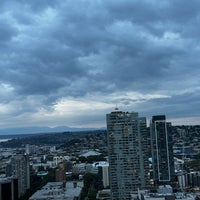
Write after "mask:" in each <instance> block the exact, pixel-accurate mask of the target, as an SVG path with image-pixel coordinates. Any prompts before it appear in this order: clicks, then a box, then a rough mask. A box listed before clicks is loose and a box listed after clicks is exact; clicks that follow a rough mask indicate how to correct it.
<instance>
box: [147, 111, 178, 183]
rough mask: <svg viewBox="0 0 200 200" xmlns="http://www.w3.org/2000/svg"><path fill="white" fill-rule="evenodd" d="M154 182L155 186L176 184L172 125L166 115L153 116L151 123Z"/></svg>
mask: <svg viewBox="0 0 200 200" xmlns="http://www.w3.org/2000/svg"><path fill="white" fill-rule="evenodd" d="M150 133H151V150H152V164H153V180H154V184H155V185H167V184H170V185H172V184H174V181H175V170H174V158H173V148H172V146H173V141H172V133H171V123H169V122H166V119H165V115H157V116H153V117H152V120H151V123H150Z"/></svg>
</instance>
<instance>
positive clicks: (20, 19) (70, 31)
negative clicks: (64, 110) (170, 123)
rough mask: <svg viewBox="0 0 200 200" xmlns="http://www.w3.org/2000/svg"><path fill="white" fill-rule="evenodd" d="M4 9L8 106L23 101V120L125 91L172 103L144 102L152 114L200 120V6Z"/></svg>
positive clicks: (37, 2)
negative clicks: (67, 101) (72, 101)
mask: <svg viewBox="0 0 200 200" xmlns="http://www.w3.org/2000/svg"><path fill="white" fill-rule="evenodd" d="M0 4H1V6H0V12H1V14H0V70H1V73H0V85H2V88H1V90H0V94H4V95H3V96H1V97H0V104H1V103H2V104H3V105H4V106H5V105H6V104H5V103H7V105H8V107H9V102H10V103H11V104H12V105H15V103H16V102H18V103H16V104H19V102H23V105H24V106H21V107H20V106H19V107H20V109H14V111H13V112H15V114H16V115H19V116H21V115H23V113H26V112H30V113H34V112H35V111H38V109H41V108H45V109H47V110H51V109H52V105H55V104H57V103H58V102H59V101H60V100H61V99H62V98H67V97H70V98H84V97H85V96H87V95H91V96H95V95H97V94H98V96H99V99H101V98H102V99H103V97H105V96H109V95H111V94H114V93H121V92H124V93H126V92H139V93H141V94H146V93H150V94H151V93H154V94H156V93H157V94H161V95H169V96H170V98H163V99H159V100H153V99H152V100H148V101H145V102H143V105H145V107H146V109H147V111H146V112H147V113H150V112H153V110H154V109H159V110H160V111H163V112H164V109H165V108H166V109H167V110H166V112H167V113H168V114H169V115H170V117H173V116H174V117H181V116H182V115H184V116H187V114H188V116H192V115H193V114H194V115H197V113H196V108H195V106H198V99H199V95H198V94H199V90H200V88H199V86H198V84H199V79H200V78H199V76H198V74H199V73H200V68H199V65H200V59H199V54H200V42H199V33H200V32H199V28H198V27H199V23H200V9H199V7H200V2H199V1H198V0H192V1H189V2H188V1H187V0H175V1H169V0H164V1H161V2H158V1H156V0H155V1H147V0H142V1H141V0H140V1H139V0H134V1H129V0H125V1H124V0H123V1H122V0H119V1H114V0H107V1H101V0H98V1H91V0H85V1H83V0H78V1H72V0H67V1H56V0H54V1H48V0H42V1H41V0H30V1H25V0H17V1H10V0H8V1H6V2H1V3H0ZM4 86H6V87H4ZM188 97H190V99H188ZM122 99H123V98H122ZM13 101H16V102H15V103H13ZM134 101H137V100H134ZM29 102H31V103H29ZM123 102H125V103H123ZM160 102H162V103H160ZM122 104H124V105H132V100H131V99H130V98H127V99H124V101H122ZM141 105H142V104H141ZM148 105H149V106H148ZM159 105H160V107H159V108H158V106H159ZM30 107H31V108H30ZM9 109H10V108H9ZM138 109H142V110H143V107H142V106H141V107H140V106H139V107H138ZM12 110H13V108H12V109H11V110H9V113H12ZM5 112H6V111H5ZM152 114H153V113H152ZM2 118H3V115H2ZM80 118H81V117H80ZM98 118H99V117H98ZM101 118H102V117H101Z"/></svg>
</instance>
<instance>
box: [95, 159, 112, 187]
mask: <svg viewBox="0 0 200 200" xmlns="http://www.w3.org/2000/svg"><path fill="white" fill-rule="evenodd" d="M95 166H96V167H98V182H99V184H100V185H102V186H103V187H104V188H107V187H108V186H109V185H110V182H109V163H108V162H105V161H104V162H97V163H95Z"/></svg>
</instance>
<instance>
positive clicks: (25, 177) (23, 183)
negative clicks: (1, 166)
mask: <svg viewBox="0 0 200 200" xmlns="http://www.w3.org/2000/svg"><path fill="white" fill-rule="evenodd" d="M10 164H11V171H12V176H14V177H16V178H17V179H18V191H19V197H20V196H21V195H23V194H24V193H25V192H26V190H27V189H29V188H30V166H29V157H28V156H27V155H17V156H14V157H12V158H11V163H10Z"/></svg>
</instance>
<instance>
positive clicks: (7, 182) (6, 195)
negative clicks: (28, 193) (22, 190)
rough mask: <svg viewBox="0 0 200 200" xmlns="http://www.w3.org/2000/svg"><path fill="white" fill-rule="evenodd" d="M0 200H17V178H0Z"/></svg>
mask: <svg viewBox="0 0 200 200" xmlns="http://www.w3.org/2000/svg"><path fill="white" fill-rule="evenodd" d="M0 200H18V180H17V178H12V177H9V178H8V177H7V178H0Z"/></svg>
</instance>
